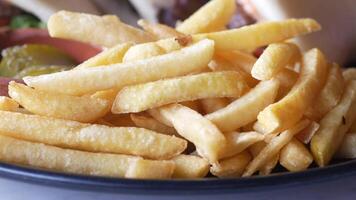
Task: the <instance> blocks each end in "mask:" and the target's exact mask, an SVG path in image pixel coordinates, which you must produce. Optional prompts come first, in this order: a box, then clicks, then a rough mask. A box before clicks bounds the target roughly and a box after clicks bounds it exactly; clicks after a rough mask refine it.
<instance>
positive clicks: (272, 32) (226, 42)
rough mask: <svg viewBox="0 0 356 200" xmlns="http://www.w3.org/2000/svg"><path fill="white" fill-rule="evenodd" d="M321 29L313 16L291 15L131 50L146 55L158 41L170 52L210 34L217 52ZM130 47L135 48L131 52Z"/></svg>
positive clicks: (246, 48) (261, 44)
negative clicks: (303, 17) (293, 17)
mask: <svg viewBox="0 0 356 200" xmlns="http://www.w3.org/2000/svg"><path fill="white" fill-rule="evenodd" d="M320 29H321V27H320V25H319V24H318V23H317V22H316V21H314V20H312V19H289V20H285V21H282V22H265V23H259V24H254V25H249V26H245V27H242V28H238V29H231V30H226V31H219V32H212V33H202V34H194V35H192V36H191V39H189V38H190V37H188V36H187V37H182V38H168V39H163V40H160V41H155V42H151V43H145V44H140V45H136V46H133V47H131V48H132V49H135V53H130V54H132V55H136V56H137V57H138V58H140V57H141V58H142V57H143V56H142V55H147V54H150V53H149V52H150V51H151V50H150V47H151V48H152V51H156V50H155V49H156V48H157V47H156V45H158V46H159V47H161V48H163V49H165V51H166V52H171V51H172V50H178V49H180V48H182V47H183V46H184V45H182V44H187V43H188V44H189V43H190V40H191V42H194V43H195V42H198V41H200V40H203V39H206V38H209V39H211V40H213V41H214V42H215V49H216V51H217V52H224V51H236V50H254V49H256V48H258V47H261V46H265V45H268V44H272V43H276V42H280V41H283V40H287V39H289V38H292V37H296V36H299V35H304V34H308V33H311V32H315V31H318V30H320ZM266 32H268V33H269V34H268V35H265V37H260V34H264V33H266ZM182 39H183V41H185V42H179V41H182ZM143 46H145V48H142V50H141V47H143ZM130 51H131V50H129V51H128V52H130ZM132 51H133V50H132ZM155 55H157V54H155ZM136 56H130V57H131V59H130V60H134V59H133V58H134V57H136ZM125 57H126V56H125ZM124 60H125V59H124ZM246 72H247V70H246ZM248 73H249V72H248Z"/></svg>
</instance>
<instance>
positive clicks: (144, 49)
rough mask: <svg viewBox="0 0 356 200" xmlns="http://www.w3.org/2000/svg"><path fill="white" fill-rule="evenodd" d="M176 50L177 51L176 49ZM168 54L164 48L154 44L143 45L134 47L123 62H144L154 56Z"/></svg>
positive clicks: (126, 54)
mask: <svg viewBox="0 0 356 200" xmlns="http://www.w3.org/2000/svg"><path fill="white" fill-rule="evenodd" d="M179 49H180V48H179ZM175 50H176V49H175ZM165 53H168V52H166V51H165V50H164V49H163V48H162V47H160V46H159V45H158V44H156V43H154V42H149V43H143V44H140V45H135V46H132V47H131V48H130V49H129V50H128V51H127V52H126V53H125V55H124V57H123V59H122V61H123V62H124V63H127V62H134V61H138V60H144V59H147V58H151V57H154V56H159V55H162V54H165Z"/></svg>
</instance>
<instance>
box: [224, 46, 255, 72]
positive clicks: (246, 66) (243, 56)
mask: <svg viewBox="0 0 356 200" xmlns="http://www.w3.org/2000/svg"><path fill="white" fill-rule="evenodd" d="M217 55H218V56H220V57H222V58H224V59H226V60H228V61H229V62H230V63H232V64H233V65H234V66H236V67H239V68H240V69H242V70H244V71H245V72H246V73H248V74H251V70H252V67H253V65H254V64H255V63H256V60H257V59H256V58H255V57H254V56H253V55H251V54H248V53H245V52H243V51H227V52H219V53H217Z"/></svg>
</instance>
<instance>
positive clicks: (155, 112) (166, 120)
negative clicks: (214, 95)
mask: <svg viewBox="0 0 356 200" xmlns="http://www.w3.org/2000/svg"><path fill="white" fill-rule="evenodd" d="M187 107H188V106H187ZM192 110H194V109H192ZM147 112H148V113H149V114H150V115H151V116H152V117H153V118H154V119H155V120H157V121H159V122H161V123H162V124H164V125H166V126H169V127H173V124H172V123H171V121H170V120H169V118H167V117H166V116H164V115H162V114H161V113H160V112H159V110H157V109H150V110H147Z"/></svg>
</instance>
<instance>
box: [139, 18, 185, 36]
mask: <svg viewBox="0 0 356 200" xmlns="http://www.w3.org/2000/svg"><path fill="white" fill-rule="evenodd" d="M137 24H138V25H139V26H141V28H143V30H145V31H147V32H148V33H151V34H152V35H154V36H155V37H156V38H157V39H166V38H172V37H183V36H185V35H184V34H183V33H180V32H179V31H177V30H175V29H174V28H172V27H169V26H166V25H164V24H153V23H150V22H148V21H146V20H143V19H141V20H138V22H137Z"/></svg>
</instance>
